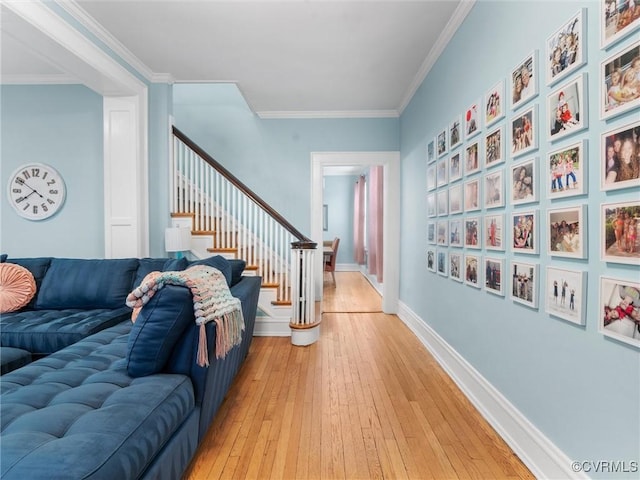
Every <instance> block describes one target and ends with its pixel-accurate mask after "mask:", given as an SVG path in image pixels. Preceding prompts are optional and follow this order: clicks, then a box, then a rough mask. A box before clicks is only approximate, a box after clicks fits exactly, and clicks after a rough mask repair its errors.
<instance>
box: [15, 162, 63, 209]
mask: <svg viewBox="0 0 640 480" xmlns="http://www.w3.org/2000/svg"><path fill="white" fill-rule="evenodd" d="M65 192H66V188H65V185H64V180H63V179H62V177H61V176H60V174H59V173H58V172H57V171H56V169H55V168H53V167H51V166H49V165H45V164H43V163H30V164H27V165H23V166H22V167H20V168H18V169H17V170H16V171H15V172H14V173H13V175H11V177H10V178H9V185H8V192H7V193H8V194H9V203H10V204H11V205H12V206H13V208H15V210H16V212H18V215H20V216H21V217H24V218H26V219H28V220H44V219H45V218H49V217H50V216H52V215H54V214H55V213H56V212H57V211H58V210H59V209H60V208H61V207H62V204H63V203H64V198H65Z"/></svg>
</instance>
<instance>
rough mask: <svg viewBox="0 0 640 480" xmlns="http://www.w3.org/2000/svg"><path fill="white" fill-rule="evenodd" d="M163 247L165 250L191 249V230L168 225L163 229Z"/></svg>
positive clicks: (181, 250) (180, 250) (182, 250)
mask: <svg viewBox="0 0 640 480" xmlns="http://www.w3.org/2000/svg"><path fill="white" fill-rule="evenodd" d="M164 249H165V250H166V251H167V252H184V251H186V250H190V249H191V230H190V229H189V228H183V227H168V228H166V229H165V231H164Z"/></svg>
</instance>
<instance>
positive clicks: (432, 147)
mask: <svg viewBox="0 0 640 480" xmlns="http://www.w3.org/2000/svg"><path fill="white" fill-rule="evenodd" d="M435 161H436V139H435V138H432V139H431V140H429V141H428V142H427V164H429V163H433V162H435Z"/></svg>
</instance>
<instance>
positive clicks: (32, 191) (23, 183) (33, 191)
mask: <svg viewBox="0 0 640 480" xmlns="http://www.w3.org/2000/svg"><path fill="white" fill-rule="evenodd" d="M20 183H21V184H22V185H24V186H25V187H27V188H30V189H31V193H30V194H29V195H27V196H26V197H24V198H25V199H27V198H29V197H30V196H31V195H33V194H34V193H37V194H38V196H39V197H40V198H44V197H43V196H42V195H41V194H40V192H38V191H37V190H36V189H35V188H33V187H32V186H30V185H27V184H26V183H25V182H24V181H22V182H20Z"/></svg>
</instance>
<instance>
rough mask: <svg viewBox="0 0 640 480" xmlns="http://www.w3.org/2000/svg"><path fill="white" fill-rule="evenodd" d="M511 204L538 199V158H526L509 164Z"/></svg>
mask: <svg viewBox="0 0 640 480" xmlns="http://www.w3.org/2000/svg"><path fill="white" fill-rule="evenodd" d="M509 180H510V184H511V188H510V190H511V204H512V205H521V204H523V203H532V202H537V201H538V158H537V157H536V158H528V159H526V160H524V161H522V162H519V163H516V164H515V165H511V175H510V178H509Z"/></svg>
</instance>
